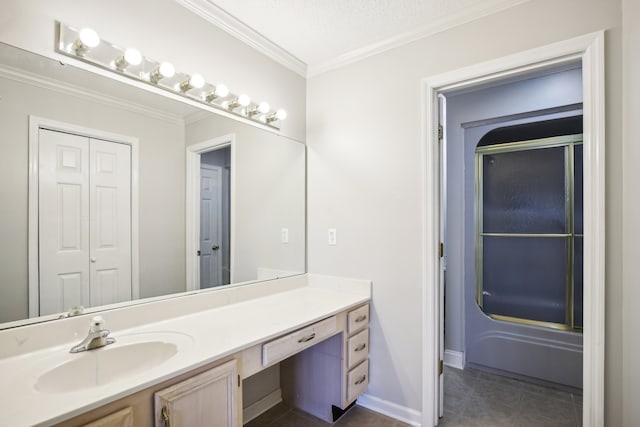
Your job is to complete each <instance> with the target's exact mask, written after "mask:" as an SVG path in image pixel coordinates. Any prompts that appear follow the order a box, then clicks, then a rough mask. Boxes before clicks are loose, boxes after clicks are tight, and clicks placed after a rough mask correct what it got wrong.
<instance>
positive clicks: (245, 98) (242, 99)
mask: <svg viewBox="0 0 640 427" xmlns="http://www.w3.org/2000/svg"><path fill="white" fill-rule="evenodd" d="M238 104H239V105H240V106H242V107H246V106H248V105H249V104H251V98H249V95H247V94H244V93H243V94H242V95H240V96H238Z"/></svg>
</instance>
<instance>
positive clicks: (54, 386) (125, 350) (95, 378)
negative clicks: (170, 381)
mask: <svg viewBox="0 0 640 427" xmlns="http://www.w3.org/2000/svg"><path fill="white" fill-rule="evenodd" d="M115 338H116V342H115V343H114V344H111V345H108V346H105V347H102V348H98V349H94V350H89V351H84V352H81V353H75V354H69V355H68V356H66V355H65V356H64V358H65V359H67V361H64V362H63V363H61V364H58V365H57V366H55V367H54V368H51V369H49V370H47V371H45V372H43V373H42V374H41V375H39V376H38V377H37V379H36V383H35V389H36V390H38V391H40V392H44V393H64V392H71V391H78V390H83V389H88V388H92V387H99V386H103V385H105V384H109V383H111V382H114V381H117V380H120V379H123V378H125V377H131V376H132V375H136V374H139V373H141V372H144V371H148V370H150V369H153V368H155V367H158V366H159V365H162V364H163V363H165V362H167V361H168V360H170V359H172V358H174V357H175V356H176V355H177V354H178V353H179V351H180V350H184V347H185V344H187V343H188V342H190V340H189V339H188V338H190V337H188V336H186V335H183V334H177V333H158V334H131V335H125V336H123V337H118V336H117V335H115Z"/></svg>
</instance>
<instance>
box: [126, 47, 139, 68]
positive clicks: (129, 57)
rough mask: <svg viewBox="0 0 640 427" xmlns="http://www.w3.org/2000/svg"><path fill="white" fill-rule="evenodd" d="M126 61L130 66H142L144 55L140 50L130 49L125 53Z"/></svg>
mask: <svg viewBox="0 0 640 427" xmlns="http://www.w3.org/2000/svg"><path fill="white" fill-rule="evenodd" d="M124 60H125V61H127V64H129V65H140V63H141V62H142V54H141V53H140V51H139V50H138V49H134V48H132V47H130V48H128V49H127V50H125V51H124Z"/></svg>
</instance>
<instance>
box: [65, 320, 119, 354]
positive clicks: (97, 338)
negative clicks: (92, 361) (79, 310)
mask: <svg viewBox="0 0 640 427" xmlns="http://www.w3.org/2000/svg"><path fill="white" fill-rule="evenodd" d="M105 324H106V323H105V321H104V319H103V318H102V316H95V317H93V318H92V319H91V325H90V326H89V333H88V334H87V336H86V338H85V339H83V340H82V342H81V343H79V344H77V345H74V346H73V347H71V350H69V352H70V353H79V352H81V351H87V350H93V349H94V348H99V347H104V346H105V345H109V344H113V343H114V342H116V339H115V338H113V337H110V336H109V333H110V332H109V330H108V329H106V328H105Z"/></svg>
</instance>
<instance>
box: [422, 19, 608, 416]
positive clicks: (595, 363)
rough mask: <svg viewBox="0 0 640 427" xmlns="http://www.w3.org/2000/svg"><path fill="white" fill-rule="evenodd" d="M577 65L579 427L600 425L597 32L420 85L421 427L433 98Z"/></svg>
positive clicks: (428, 315)
mask: <svg viewBox="0 0 640 427" xmlns="http://www.w3.org/2000/svg"><path fill="white" fill-rule="evenodd" d="M575 60H581V61H582V75H583V83H582V84H583V134H584V141H583V144H584V145H583V146H584V160H583V161H584V227H585V241H584V244H585V250H584V303H583V305H584V310H585V313H587V316H585V321H584V334H583V368H582V369H583V370H582V372H583V374H582V375H583V401H584V404H583V422H584V425H585V426H598V425H604V368H605V365H604V356H605V354H604V345H605V341H604V335H605V95H604V88H605V80H604V31H598V32H594V33H590V34H586V35H583V36H579V37H576V38H573V39H569V40H565V41H561V42H557V43H553V44H550V45H547V46H542V47H539V48H534V49H531V50H527V51H524V52H519V53H516V54H512V55H508V56H505V57H502V58H498V59H495V60H491V61H487V62H483V63H479V64H476V65H472V66H468V67H464V68H460V69H457V70H453V71H450V72H446V73H443V74H439V75H435V76H431V77H426V78H424V79H422V85H421V86H422V141H423V143H422V150H423V153H422V170H423V194H424V195H425V199H424V203H423V209H422V210H423V212H422V224H423V239H422V251H423V257H422V259H423V265H422V291H423V298H422V325H423V340H422V353H423V365H422V425H423V426H425V427H426V426H433V425H437V423H438V412H439V411H438V406H439V402H440V393H439V390H440V387H439V374H438V365H439V361H440V343H439V331H440V328H441V321H440V316H441V307H440V300H441V291H440V287H439V280H440V277H439V274H440V256H439V246H440V241H441V236H440V224H441V221H442V218H441V215H442V213H441V199H440V191H441V189H440V181H441V170H440V159H441V152H440V147H439V142H438V108H437V107H438V104H437V100H438V94H439V93H440V92H444V91H447V90H452V89H461V88H464V87H470V86H475V85H478V84H481V83H489V82H492V81H497V80H500V79H503V78H505V77H510V76H516V75H519V74H525V73H527V72H531V71H534V70H538V69H542V68H545V67H549V66H551V65H559V64H563V63H568V62H572V61H575Z"/></svg>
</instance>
